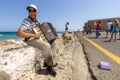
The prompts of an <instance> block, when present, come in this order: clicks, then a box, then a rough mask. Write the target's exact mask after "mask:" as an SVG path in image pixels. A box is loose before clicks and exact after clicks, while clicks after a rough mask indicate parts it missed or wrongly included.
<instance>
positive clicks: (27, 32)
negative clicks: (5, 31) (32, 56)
mask: <svg viewBox="0 0 120 80" xmlns="http://www.w3.org/2000/svg"><path fill="white" fill-rule="evenodd" d="M26 9H27V10H28V17H27V18H25V19H24V20H23V22H22V24H21V25H20V27H19V29H18V31H17V35H18V36H19V37H23V38H25V42H26V43H27V44H28V45H31V46H34V47H37V48H38V49H40V50H41V53H42V55H43V56H44V58H45V64H46V66H47V70H48V71H49V72H50V74H51V75H52V76H54V77H55V76H56V71H55V69H54V67H53V66H54V62H53V55H52V50H51V46H50V44H49V43H48V42H46V41H43V40H41V39H39V38H40V36H41V35H40V34H35V33H33V30H32V29H33V28H35V27H37V25H40V23H39V21H38V20H37V14H38V9H37V7H36V5H34V4H31V5H29V6H28V7H27V8H26Z"/></svg>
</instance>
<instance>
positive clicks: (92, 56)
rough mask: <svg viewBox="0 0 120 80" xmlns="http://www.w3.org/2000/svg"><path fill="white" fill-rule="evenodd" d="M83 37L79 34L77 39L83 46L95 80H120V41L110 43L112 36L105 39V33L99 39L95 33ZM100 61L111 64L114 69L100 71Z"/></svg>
mask: <svg viewBox="0 0 120 80" xmlns="http://www.w3.org/2000/svg"><path fill="white" fill-rule="evenodd" d="M81 35H82V34H77V37H78V38H79V39H80V42H81V44H83V49H84V52H85V55H86V59H87V60H88V66H89V71H90V72H91V74H92V77H93V78H94V80H120V69H119V68H120V40H117V41H116V42H114V41H111V42H108V40H109V39H110V36H109V37H108V38H105V32H102V33H101V36H100V37H99V38H95V33H92V34H85V35H84V36H81ZM117 37H118V36H117ZM96 45H97V46H96ZM100 61H105V62H108V63H110V64H111V65H112V69H111V70H103V69H100V68H99V66H98V65H99V62H100Z"/></svg>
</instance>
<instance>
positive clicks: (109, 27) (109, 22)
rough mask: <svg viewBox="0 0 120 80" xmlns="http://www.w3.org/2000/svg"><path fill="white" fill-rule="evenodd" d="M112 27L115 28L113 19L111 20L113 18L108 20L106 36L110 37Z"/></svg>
mask: <svg viewBox="0 0 120 80" xmlns="http://www.w3.org/2000/svg"><path fill="white" fill-rule="evenodd" d="M112 29H113V24H112V21H111V20H109V21H108V23H107V31H106V38H107V37H108V33H110V34H111V32H112Z"/></svg>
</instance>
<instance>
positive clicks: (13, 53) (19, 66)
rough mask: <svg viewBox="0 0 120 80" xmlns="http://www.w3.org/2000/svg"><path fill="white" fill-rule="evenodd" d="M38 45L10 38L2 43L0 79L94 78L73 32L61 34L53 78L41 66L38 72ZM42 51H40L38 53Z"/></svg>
mask: <svg viewBox="0 0 120 80" xmlns="http://www.w3.org/2000/svg"><path fill="white" fill-rule="evenodd" d="M37 50H38V49H37V48H35V47H32V46H29V45H27V44H26V43H25V42H23V41H14V40H7V41H4V42H2V43H0V80H92V79H91V75H90V73H89V70H88V65H87V62H86V58H85V54H84V52H83V47H82V45H81V44H80V41H79V39H78V38H77V37H76V36H75V34H74V33H65V34H63V35H59V38H58V39H57V40H56V41H55V46H54V47H53V48H52V50H53V51H55V53H56V54H53V55H54V61H55V62H56V63H58V66H57V67H55V69H56V72H57V75H56V77H52V76H50V75H49V74H48V71H47V70H46V69H45V68H44V67H43V66H42V64H43V61H44V60H43V57H42V55H40V56H41V58H40V63H39V64H40V65H41V67H42V70H40V71H39V73H35V66H34V64H35V63H36V62H35V56H36V54H37ZM38 54H40V53H38Z"/></svg>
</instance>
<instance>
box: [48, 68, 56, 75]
mask: <svg viewBox="0 0 120 80" xmlns="http://www.w3.org/2000/svg"><path fill="white" fill-rule="evenodd" d="M47 70H48V71H49V73H50V75H52V76H53V77H55V76H56V74H57V73H56V71H55V69H54V67H51V66H49V67H48V68H47Z"/></svg>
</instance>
